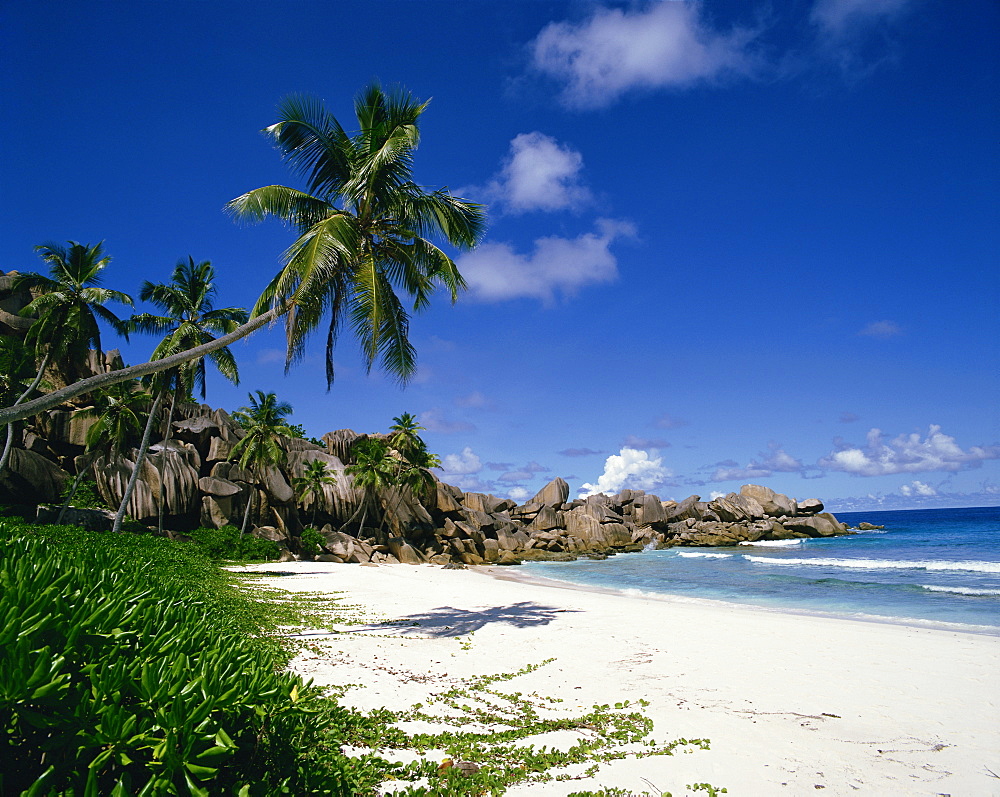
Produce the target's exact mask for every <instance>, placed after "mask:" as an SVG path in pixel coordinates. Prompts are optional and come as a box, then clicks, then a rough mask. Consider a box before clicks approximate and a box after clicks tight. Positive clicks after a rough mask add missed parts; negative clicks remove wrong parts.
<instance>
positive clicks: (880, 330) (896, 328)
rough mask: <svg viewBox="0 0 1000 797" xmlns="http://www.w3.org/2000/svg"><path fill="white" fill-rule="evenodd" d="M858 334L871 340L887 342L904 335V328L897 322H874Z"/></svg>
mask: <svg viewBox="0 0 1000 797" xmlns="http://www.w3.org/2000/svg"><path fill="white" fill-rule="evenodd" d="M858 334H859V335H865V336H867V337H869V338H881V339H882V340H885V339H887V338H894V337H896V336H897V335H902V334H903V328H902V327H901V326H900V325H899V324H897V323H896V322H895V321H873V322H872V323H871V324H868V326H866V327H864V328H863V329H861V330H860V331H859V332H858Z"/></svg>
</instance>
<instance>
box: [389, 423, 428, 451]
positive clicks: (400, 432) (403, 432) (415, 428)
mask: <svg viewBox="0 0 1000 797" xmlns="http://www.w3.org/2000/svg"><path fill="white" fill-rule="evenodd" d="M392 420H393V421H394V423H393V424H392V426H390V427H389V432H390V434H389V442H390V443H391V444H392V447H393V448H395V449H396V450H397V451H398V452H399V453H400V454H402V455H403V456H404V457H406V458H407V459H409V458H410V454H416V453H417V452H419V451H421V450H422V449H426V446H425V445H424V441H423V440H421V439H420V435H419V434H418V432H424V431H427V430H426V428H425V427H423V426H421V425H420V423H419V422H418V421H417V418H416V416H415V415H413V414H412V413H409V412H404V413H403V414H402V415H400V416H398V417H396V418H393V419H392Z"/></svg>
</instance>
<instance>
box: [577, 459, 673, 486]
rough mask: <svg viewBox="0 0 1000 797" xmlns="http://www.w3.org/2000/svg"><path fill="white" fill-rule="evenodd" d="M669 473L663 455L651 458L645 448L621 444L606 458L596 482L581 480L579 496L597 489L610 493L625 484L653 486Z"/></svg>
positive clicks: (668, 476) (661, 482)
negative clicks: (617, 451)
mask: <svg viewBox="0 0 1000 797" xmlns="http://www.w3.org/2000/svg"><path fill="white" fill-rule="evenodd" d="M672 477H673V472H672V471H671V470H670V469H669V468H664V467H663V458H662V457H656V459H650V457H649V453H648V452H646V451H639V450H638V449H635V448H627V447H623V448H622V450H621V451H620V452H619V453H618V454H612V455H611V456H610V457H608V458H607V460H605V462H604V473H602V474H601V476H600V478H598V480H597V483H596V484H584V485H583V486H582V487H581V488H580V497H581V498H586V497H587V496H588V495H596V494H597V493H606V494H608V495H612V494H614V493H617V492H620V491H621V490H623V489H625V488H630V489H633V490H652V489H654V488H656V487H659V486H660V485H662V484H663V482H665V481H666V480H667V479H670V478H672Z"/></svg>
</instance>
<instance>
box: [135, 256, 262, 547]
mask: <svg viewBox="0 0 1000 797" xmlns="http://www.w3.org/2000/svg"><path fill="white" fill-rule="evenodd" d="M215 294H216V287H215V270H214V269H213V268H212V264H211V262H210V261H208V260H205V261H203V262H201V263H197V264H196V263H195V262H194V258H193V257H191V256H190V255H189V256H188V259H187V260H186V261H185V260H180V261H178V263H177V265H176V266H175V267H174V271H173V274H172V275H171V277H170V282H169V284H163V283H153V282H149V281H148V280H147V281H145V282H143V284H142V288H141V289H140V290H139V298H140V299H141V300H143V301H146V302H150V303H152V304H153V305H155V306H157V307H159V308H160V309H161V310H163V311H164V313H165V315H154V314H152V313H140V314H138V315H135V316H132V318H131V319H130V320H129V322H128V326H129V329H130V330H133V331H139V332H146V333H150V334H162V335H163V336H164V337H163V340H161V341H160V343H159V344H158V345H157V347H156V348H155V349H154V350H153V354H152V355H151V359H153V360H157V359H162V358H164V357H167V356H169V355H171V354H176V353H177V352H182V351H187V350H189V349H193V348H195V347H197V346H201V345H204V344H206V343H210V342H212V341H214V340H215V339H216V338H215V335H216V334H222V335H225V334H228V333H230V332H232V331H233V330H235V329H236V328H237V327H239V326H240V325H241V324H245V323H246V322H247V315H248V314H247V311H246V310H243V309H242V308H239V307H226V308H220V309H215V308H214V307H213V302H214V298H215ZM213 333H214V334H213ZM207 357H208V358H210V359H211V360H212V362H213V363H215V366H216V367H217V368H218V369H219V372H220V373H221V374H222V375H223V376H224V377H226V378H227V379H228V380H229V381H231V382H232V383H233V384H234V385H238V384H239V383H240V375H239V369H238V368H237V366H236V358H235V357H233V354H232V352H231V351H230V350H229V347H228V346H224V347H222V348H220V349H216V350H215V351H213V352H211V353H209V354H208V355H207ZM205 359H206V358H205V357H199V358H197V359H194V360H190V361H188V362H187V363H184V364H183V365H179V366H176V367H175V368H172V369H170V370H169V371H166V372H163V373H162V374H161V375H160V376H161V377H163V378H161V379H159V380H156V381H157V384H156V386H155V387H156V394H157V399H158V401H159V402H162V401H163V399H164V397H165V396H166V394H167V393H168V392H169V393H170V394H171V399H170V410H169V412H168V413H167V425H166V429H165V431H164V433H163V442H164V444H166V442H167V441H168V440H169V439H170V431H171V425H172V422H173V418H174V408H175V406H176V403H177V394H178V392H182V393H186V392H187V391H188V390H191V389H193V388H199V389H200V391H201V397H202V398H205V372H206V366H205ZM155 418H156V415H154V414H153V413H150V416H149V421H148V423H149V424H152V423H154V422H155ZM144 437H146V435H144ZM146 452H147V449H140V451H139V453H138V455H137V456H136V461H135V471H134V472H135V473H136V474H137V473H138V471H139V468H140V467H141V466H142V462H143V460H144V459H145V457H146ZM164 456H165V454H164ZM129 481H130V483H132V482H133V480H132V479H130V480H129ZM133 486H134V485H133ZM165 489H166V487H165V484H164V482H163V479H161V480H160V496H159V499H160V500H159V502H158V512H159V529H160V532H161V533H162V532H163V516H164V510H165V503H166V497H165ZM130 495H131V491H128V495H126V496H125V498H124V500H123V502H122V506H124V504H125V503H127V502H128V498H129V497H130ZM122 511H123V510H122V509H119V512H122Z"/></svg>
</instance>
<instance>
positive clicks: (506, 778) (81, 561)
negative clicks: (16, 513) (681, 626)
mask: <svg viewBox="0 0 1000 797" xmlns="http://www.w3.org/2000/svg"><path fill="white" fill-rule="evenodd" d="M202 531H204V532H207V533H208V535H210V534H212V533H217V532H214V530H202ZM195 536H196V538H197V537H198V536H201V538H202V539H201V540H200V544H198V545H192V544H191V543H184V542H177V541H172V540H167V539H164V538H159V537H152V536H149V535H143V534H129V533H126V534H110V533H94V532H84V531H82V530H80V529H77V528H74V527H70V526H38V525H27V524H24V523H23V522H22V521H20V520H19V519H0V588H2V589H0V617H3V618H4V623H3V625H2V627H0V759H2V760H4V761H5V762H11V764H12V765H10V764H9V765H8V766H6V767H5V768H4V770H3V772H2V774H0V793H3V794H26V795H70V794H76V795H81V794H83V795H90V794H93V795H98V794H109V795H132V794H143V795H168V794H192V795H208V794H213V795H214V794H229V795H246V797H251V796H252V795H272V794H328V795H342V796H343V797H347V795H370V796H371V797H374V795H376V794H378V793H380V789H381V786H382V784H384V783H386V782H390V781H391V782H393V783H394V785H395V787H396V793H398V794H401V795H414V796H416V795H441V796H442V797H449V796H451V797H460V796H464V795H474V794H481V795H499V794H503V793H504V791H505V790H506V789H507V788H508V787H509V786H511V785H513V784H516V783H533V782H544V781H548V780H553V779H556V780H568V779H574V778H579V777H587V776H592V775H593V774H595V772H596V771H597V769H598V767H599V765H600V764H601V763H602V762H606V761H611V760H615V759H618V758H623V757H626V756H638V757H644V756H652V755H670V754H672V753H673V752H675V751H677V750H678V749H680V748H684V749H688V750H690V749H699V748H701V749H705V748H707V746H708V742H707V741H706V740H703V739H693V740H686V739H678V740H675V741H672V742H667V743H658V742H655V741H653V740H652V739H650V738H649V734H650V733H651V731H652V722H651V721H650V720H649V718H648V717H646V716H645V715H644V714H643V711H642V709H643V706H644V704H643V703H642V701H640V704H639V705H631V704H629V703H627V702H626V703H621V704H617V705H614V706H610V705H598V706H594V707H593V708H592V709H590V710H585V711H583V712H582V713H579V714H573V713H570V712H567V711H565V710H564V709H562V708H561V706H560V705H559V703H560V701H558V700H555V699H553V698H549V697H545V696H541V695H538V694H529V695H524V694H522V693H520V692H507V691H503V690H501V689H500V688H498V687H499V685H500V684H501V683H502V682H506V681H510V680H512V679H514V678H517V677H518V676H520V675H524V674H526V673H529V672H532V671H534V670H536V669H537V668H538V667H541V666H544V665H545V664H547V663H548V662H542V663H540V664H536V665H529V666H527V667H525V668H523V669H522V670H519V671H517V672H511V673H502V674H496V675H485V676H480V677H476V678H471V679H468V680H466V681H464V682H460V683H459V684H457V685H455V686H452V687H451V688H448V689H446V690H444V691H442V692H439V693H435V694H432V695H431V696H430V698H429V699H428V700H427V701H426V703H425V704H418V705H415V706H413V707H412V708H410V709H408V710H405V711H399V712H392V711H388V710H385V709H380V710H375V711H372V712H369V713H361V712H357V711H353V710H350V709H347V708H345V707H343V706H341V705H339V703H338V702H337V699H338V697H339V696H342V695H343V694H344V693H345V692H346V691H347V690H348V689H349V688H350V687H349V686H347V685H345V686H341V687H334V688H331V689H329V690H327V692H326V693H325V694H324V693H323V692H322V691H321V690H319V689H317V688H315V687H313V686H311V685H309V684H307V683H304V682H303V681H302V680H301V679H300V678H298V677H297V676H294V675H292V674H290V673H288V672H283V671H281V670H280V668H281V667H282V666H283V665H284V664H285V663H286V662H287V661H288V658H289V657H290V656H291V655H293V654H294V652H295V650H294V648H292V647H290V644H291V639H290V638H289V637H287V636H286V637H280V636H276V635H275V630H274V629H278V628H281V629H284V631H285V633H287V632H289V631H294V630H295V629H298V628H307V627H312V628H323V627H329V626H330V625H331V624H333V623H338V624H345V623H346V624H351V623H359V622H365V621H366V619H368V620H370V618H365V617H364V616H363V611H362V610H361V608H360V607H357V606H350V605H345V604H344V603H343V598H344V596H343V595H339V594H338V595H329V594H322V595H321V594H302V593H288V592H285V591H283V590H277V589H273V588H265V587H262V586H260V585H257V584H255V583H254V582H255V581H256V580H257V579H259V578H260V577H261V574H257V575H256V576H236V575H234V574H232V573H228V572H227V571H224V570H222V569H220V568H219V567H218V566H217V565H216V564H215V563H214V562H213V561H212V557H213V556H229V555H231V554H232V549H228V550H226V549H224V548H219V549H217V550H216V549H213V548H212V544H211V540H210V538H209V536H207V535H195ZM222 536H224V537H225V538H226V539H227V540H228V543H229V544H230V545H231V544H233V543H234V542H235V543H238V542H239V541H240V540H239V536H238V533H237V531H236V529H235V528H231V527H230V528H229V529H227V530H223V535H222ZM334 639H335V637H334ZM464 641H465V640H463V642H464ZM466 647H467V645H463V646H462V649H463V650H464V649H466ZM414 720H422V721H423V722H422V723H421V724H424V725H426V724H428V723H430V724H439V725H441V730H440V731H439V732H436V733H427V732H422V733H414V734H408V733H406V732H404V731H403V730H401V729H400V728H399V727H397V725H398V724H399V723H403V722H412V721H414ZM565 730H576V731H578V732H579V734H580V739H579V741H577V742H576V743H575V744H572V745H570V746H569V747H568V748H567V749H557V748H549V747H547V746H541V747H539V746H538V745H537V744H532V743H527V742H526V741H525V740H527V739H528V738H529V737H532V740H533V741H534V740H536V739H537V737H538V736H539V735H544V734H546V733H551V732H556V731H565ZM345 745H349V746H351V747H352V748H353V749H354V750H355V751H356V753H355V754H354V755H352V756H348V755H346V754H345V753H344V752H343V751H342V749H343V747H344V746H345ZM431 751H433V755H428V753H429V752H431ZM401 753H406V754H408V757H409V758H412V757H413V754H414V753H415V754H416V760H415V761H412V762H411V763H408V764H401V763H398V762H395V761H393V760H392V759H393V758H394V757H395V756H396V755H397V754H401ZM442 754H444V755H445V756H447V757H448V758H447V759H446V760H445V762H444V763H442V762H441V760H440V758H441V755H442ZM455 762H459V763H457V764H456V763H455ZM688 788H689V789H692V790H704V791H709V790H710V789H713V790H712V791H709V793H717V792H718V793H721V792H722V790H714V787H709V786H708V784H693V785H691V786H689V787H688ZM577 794H578V795H580V796H581V797H583V796H584V795H613V794H622V795H624V794H625V792H622V791H620V790H607V789H605V790H602V791H599V792H578V793H577Z"/></svg>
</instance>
